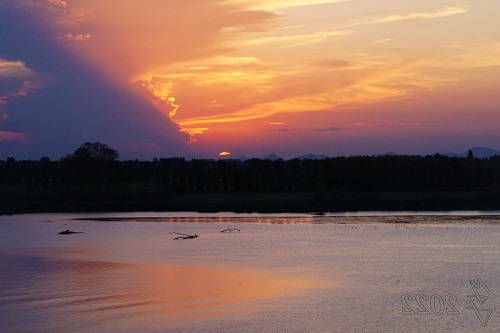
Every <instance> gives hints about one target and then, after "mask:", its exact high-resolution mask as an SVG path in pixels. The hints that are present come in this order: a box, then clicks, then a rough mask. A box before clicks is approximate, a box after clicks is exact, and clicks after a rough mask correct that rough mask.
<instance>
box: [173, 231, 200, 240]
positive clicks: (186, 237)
mask: <svg viewBox="0 0 500 333" xmlns="http://www.w3.org/2000/svg"><path fill="white" fill-rule="evenodd" d="M170 234H175V235H181V236H178V237H175V238H174V239H173V240H178V239H193V238H197V237H198V235H197V234H194V235H188V234H182V233H180V232H171V233H170Z"/></svg>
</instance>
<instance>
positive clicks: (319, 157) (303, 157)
mask: <svg viewBox="0 0 500 333" xmlns="http://www.w3.org/2000/svg"><path fill="white" fill-rule="evenodd" d="M297 158H298V159H299V160H322V159H325V158H328V156H327V155H316V154H306V155H301V156H298V157H297Z"/></svg>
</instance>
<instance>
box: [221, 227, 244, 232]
mask: <svg viewBox="0 0 500 333" xmlns="http://www.w3.org/2000/svg"><path fill="white" fill-rule="evenodd" d="M233 231H238V232H240V231H241V230H240V229H236V228H228V229H224V230H222V231H221V232H233Z"/></svg>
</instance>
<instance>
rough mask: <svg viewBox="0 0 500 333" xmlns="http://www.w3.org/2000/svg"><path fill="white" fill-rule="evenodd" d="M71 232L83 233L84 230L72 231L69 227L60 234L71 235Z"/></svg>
mask: <svg viewBox="0 0 500 333" xmlns="http://www.w3.org/2000/svg"><path fill="white" fill-rule="evenodd" d="M71 234H83V231H72V230H69V229H67V230H64V231H61V232H60V233H58V235H71Z"/></svg>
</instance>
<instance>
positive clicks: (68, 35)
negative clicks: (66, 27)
mask: <svg viewBox="0 0 500 333" xmlns="http://www.w3.org/2000/svg"><path fill="white" fill-rule="evenodd" d="M64 38H66V40H68V41H82V40H87V39H90V34H77V35H74V34H72V33H71V32H68V33H66V34H64Z"/></svg>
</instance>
